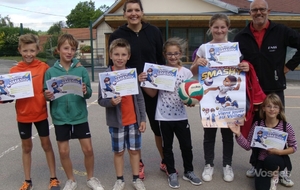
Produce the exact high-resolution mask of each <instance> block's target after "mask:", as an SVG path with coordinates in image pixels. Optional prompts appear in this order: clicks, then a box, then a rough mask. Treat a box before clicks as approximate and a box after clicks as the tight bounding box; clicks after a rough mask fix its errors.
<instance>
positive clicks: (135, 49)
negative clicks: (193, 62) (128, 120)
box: [109, 0, 166, 179]
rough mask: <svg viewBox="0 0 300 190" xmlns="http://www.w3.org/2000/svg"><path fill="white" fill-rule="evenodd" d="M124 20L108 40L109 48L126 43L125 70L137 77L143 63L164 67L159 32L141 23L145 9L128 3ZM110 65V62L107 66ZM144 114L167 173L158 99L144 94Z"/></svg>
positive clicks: (131, 0)
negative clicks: (128, 49)
mask: <svg viewBox="0 0 300 190" xmlns="http://www.w3.org/2000/svg"><path fill="white" fill-rule="evenodd" d="M123 14H124V18H125V19H126V20H127V23H126V24H124V25H122V26H120V27H119V28H118V29H116V30H115V31H114V32H113V33H112V34H111V35H110V37H109V44H111V42H112V41H113V40H115V39H117V38H124V39H126V40H127V41H128V42H129V44H130V47H131V56H130V59H129V60H128V61H127V63H126V66H127V67H130V68H136V69H137V72H138V74H140V73H141V72H142V71H143V68H144V64H145V62H149V63H156V64H161V65H163V64H165V60H164V58H163V55H162V46H163V38H162V35H161V32H160V30H159V29H158V28H157V27H156V26H153V25H151V24H149V23H146V22H145V21H143V16H144V9H143V6H142V2H141V1H140V0H127V1H126V2H125V3H124V6H123ZM109 64H110V65H113V63H112V61H111V60H110V62H109ZM143 95H144V99H145V104H146V112H147V116H148V119H149V123H150V126H151V129H152V131H153V133H154V138H155V144H156V147H157V149H158V152H159V154H160V157H161V163H160V170H162V171H164V172H165V171H166V165H165V164H164V161H163V153H162V146H161V145H162V141H161V135H160V131H159V125H158V122H157V121H156V120H155V109H156V104H157V96H155V97H150V96H148V95H147V93H145V92H144V91H143ZM139 153H140V154H141V152H140V151H139ZM144 168H145V167H144V163H143V162H142V159H141V160H140V173H139V175H140V178H141V179H144V178H145V173H144Z"/></svg>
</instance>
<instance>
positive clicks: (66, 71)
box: [44, 34, 103, 190]
mask: <svg viewBox="0 0 300 190" xmlns="http://www.w3.org/2000/svg"><path fill="white" fill-rule="evenodd" d="M77 48H78V41H77V40H76V39H74V37H73V36H72V35H70V34H63V35H62V36H60V38H59V39H58V42H57V51H58V53H59V56H60V59H59V60H58V61H56V62H55V64H54V66H53V67H51V68H49V69H48V70H47V72H46V74H45V82H44V89H45V97H46V99H47V100H52V99H53V97H54V93H53V92H51V91H49V90H48V89H47V85H46V81H47V80H49V79H51V78H53V77H58V76H62V75H75V76H80V77H82V83H83V85H82V91H83V97H81V96H78V95H74V94H68V95H65V96H62V97H60V98H58V99H55V100H53V101H51V102H50V113H51V117H52V122H53V124H54V128H55V135H56V140H57V145H58V150H59V156H60V161H61V165H62V167H63V169H64V171H65V173H66V176H67V178H68V181H67V182H66V184H65V187H64V190H75V189H76V187H77V182H76V181H75V178H74V174H73V167H72V162H71V159H70V146H69V140H70V139H79V142H80V145H81V149H82V151H83V154H84V163H85V168H86V172H87V186H88V187H89V188H91V189H93V190H103V187H102V185H101V184H100V181H99V180H98V179H97V178H95V177H93V175H94V174H93V173H94V152H93V147H92V141H91V134H90V129H89V123H88V111H87V106H86V99H89V98H90V97H91V96H92V89H91V83H90V79H89V75H88V72H87V71H86V69H85V68H84V67H82V66H78V65H76V63H78V60H76V59H74V58H73V57H74V56H75V53H76V50H77Z"/></svg>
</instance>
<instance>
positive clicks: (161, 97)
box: [139, 38, 202, 188]
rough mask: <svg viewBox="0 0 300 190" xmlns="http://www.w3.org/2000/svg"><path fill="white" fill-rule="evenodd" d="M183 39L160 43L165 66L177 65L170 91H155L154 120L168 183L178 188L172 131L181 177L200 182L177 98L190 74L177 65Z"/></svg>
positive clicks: (142, 76)
mask: <svg viewBox="0 0 300 190" xmlns="http://www.w3.org/2000/svg"><path fill="white" fill-rule="evenodd" d="M185 49H186V42H185V41H184V40H182V39H180V38H170V39H169V40H167V41H166V42H165V43H164V46H163V54H164V56H165V58H166V60H167V66H170V67H176V68H178V74H177V78H176V83H175V89H174V91H173V92H169V91H164V90H159V91H158V102H157V107H156V114H155V119H156V120H158V121H159V122H160V130H161V134H162V139H163V154H164V160H165V164H166V166H167V174H168V181H169V186H170V187H171V188H179V187H180V185H179V182H178V179H177V171H176V169H175V163H174V156H173V151H172V146H173V138H174V134H175V135H176V137H177V138H178V141H179V144H180V149H181V152H182V158H183V166H184V174H183V179H184V180H187V181H190V182H191V183H192V184H193V185H200V184H201V183H202V182H201V180H200V179H199V178H198V177H197V176H196V175H195V174H194V168H193V163H192V162H193V152H192V140H191V131H190V125H189V123H188V119H187V118H188V117H187V114H186V110H185V107H184V104H183V103H182V101H181V100H180V98H179V94H178V88H179V85H180V84H181V83H182V82H183V81H184V80H186V79H190V78H192V77H193V74H192V73H191V71H190V70H188V69H186V68H185V67H183V66H182V65H181V60H180V59H181V57H182V55H184V50H185ZM145 80H147V73H146V72H143V73H141V74H140V75H139V81H140V82H143V81H145ZM144 89H145V91H146V92H147V93H148V94H149V96H155V95H156V94H157V90H156V89H150V88H144Z"/></svg>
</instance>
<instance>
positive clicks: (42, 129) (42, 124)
mask: <svg viewBox="0 0 300 190" xmlns="http://www.w3.org/2000/svg"><path fill="white" fill-rule="evenodd" d="M33 123H34V125H35V128H36V130H37V132H38V134H39V136H40V137H47V136H49V122H48V119H45V120H43V121H38V122H33ZM18 129H19V134H20V137H21V139H29V138H31V136H32V123H21V122H18Z"/></svg>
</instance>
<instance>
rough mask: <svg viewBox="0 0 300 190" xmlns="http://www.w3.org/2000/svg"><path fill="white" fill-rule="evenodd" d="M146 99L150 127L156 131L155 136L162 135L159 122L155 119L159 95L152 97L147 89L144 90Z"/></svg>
mask: <svg viewBox="0 0 300 190" xmlns="http://www.w3.org/2000/svg"><path fill="white" fill-rule="evenodd" d="M143 95H144V99H145V105H146V112H147V116H148V120H149V123H150V127H151V129H152V131H153V133H154V135H155V136H161V134H160V130H159V123H158V121H156V120H155V112H156V105H157V97H158V95H156V96H155V97H153V98H152V97H151V96H149V95H148V94H147V93H146V92H145V91H143Z"/></svg>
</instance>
